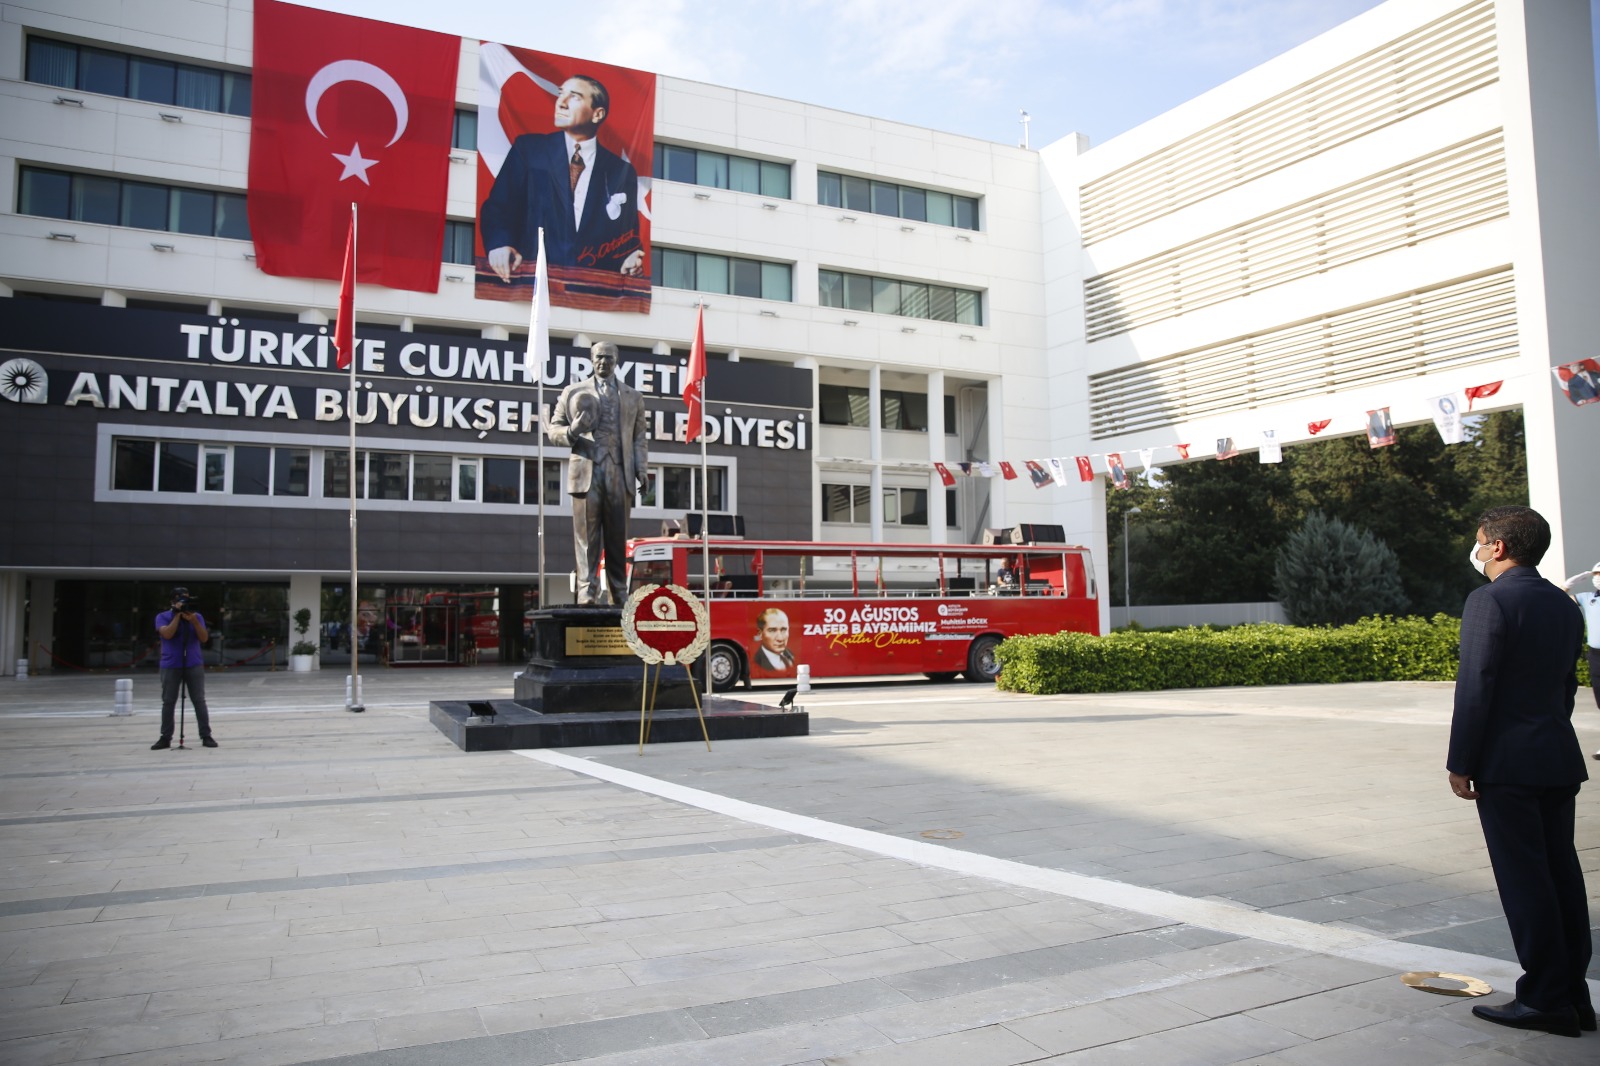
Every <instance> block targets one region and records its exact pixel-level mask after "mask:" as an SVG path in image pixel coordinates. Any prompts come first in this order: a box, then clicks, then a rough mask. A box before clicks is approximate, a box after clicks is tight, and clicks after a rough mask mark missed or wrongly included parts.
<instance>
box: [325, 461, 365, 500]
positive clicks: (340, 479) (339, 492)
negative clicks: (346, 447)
mask: <svg viewBox="0 0 1600 1066" xmlns="http://www.w3.org/2000/svg"><path fill="white" fill-rule="evenodd" d="M366 468H367V453H366V452H356V469H357V470H361V471H364V470H366ZM322 495H324V496H326V497H328V498H330V499H338V500H345V499H349V498H350V454H349V453H348V452H346V451H343V450H335V449H329V450H328V451H325V452H323V453H322ZM366 495H367V486H366V478H364V477H358V478H357V479H356V498H357V499H365V498H366Z"/></svg>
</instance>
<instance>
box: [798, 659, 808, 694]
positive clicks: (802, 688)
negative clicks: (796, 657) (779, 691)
mask: <svg viewBox="0 0 1600 1066" xmlns="http://www.w3.org/2000/svg"><path fill="white" fill-rule="evenodd" d="M794 681H795V684H794V690H795V691H796V692H810V691H811V667H809V666H807V665H806V664H805V663H801V664H800V665H799V666H797V667H795V668H794Z"/></svg>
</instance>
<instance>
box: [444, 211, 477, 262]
mask: <svg viewBox="0 0 1600 1066" xmlns="http://www.w3.org/2000/svg"><path fill="white" fill-rule="evenodd" d="M472 236H473V235H472V223H470V222H455V221H447V222H445V224H444V261H445V262H446V263H457V264H459V265H461V266H471V265H472V250H473V249H472Z"/></svg>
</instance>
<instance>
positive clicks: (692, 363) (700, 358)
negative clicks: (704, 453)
mask: <svg viewBox="0 0 1600 1066" xmlns="http://www.w3.org/2000/svg"><path fill="white" fill-rule="evenodd" d="M705 391H706V305H705V304H701V305H700V307H699V309H698V310H697V311H696V312H695V316H694V344H693V345H692V346H691V347H690V348H689V372H688V374H686V375H685V376H684V379H683V405H684V406H685V407H687V408H688V409H689V428H688V429H687V430H686V431H685V433H684V437H683V439H684V440H685V441H687V442H689V443H691V444H692V443H694V442H695V441H697V440H699V439H700V434H701V432H703V431H704V429H705Z"/></svg>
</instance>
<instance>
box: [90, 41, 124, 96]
mask: <svg viewBox="0 0 1600 1066" xmlns="http://www.w3.org/2000/svg"><path fill="white" fill-rule="evenodd" d="M78 88H80V89H82V90H83V91H84V92H90V93H105V94H106V95H107V96H127V95H128V57H127V56H125V55H119V54H118V53H116V52H107V51H105V50H104V49H101V48H80V49H78Z"/></svg>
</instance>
